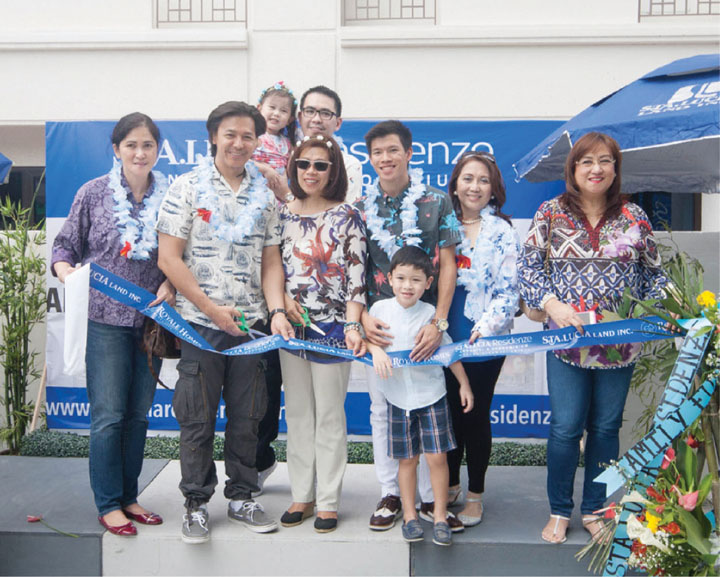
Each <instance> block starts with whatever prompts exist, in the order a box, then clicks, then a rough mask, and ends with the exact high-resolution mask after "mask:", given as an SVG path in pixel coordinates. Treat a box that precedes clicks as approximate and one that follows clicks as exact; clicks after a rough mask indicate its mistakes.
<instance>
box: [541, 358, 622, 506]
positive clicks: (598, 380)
mask: <svg viewBox="0 0 720 577" xmlns="http://www.w3.org/2000/svg"><path fill="white" fill-rule="evenodd" d="M633 368H634V365H631V366H628V367H622V368H616V369H583V368H580V367H575V366H573V365H569V364H567V363H564V362H562V361H560V360H558V359H557V357H556V356H555V355H554V354H553V353H552V352H549V353H548V354H547V380H548V390H549V391H550V406H551V409H552V418H551V420H550V437H549V438H548V446H547V468H548V478H547V493H548V499H549V500H550V511H551V513H552V514H553V515H563V516H565V517H569V516H570V514H571V513H572V510H573V498H572V496H573V483H574V480H575V470H576V469H577V465H578V459H579V457H580V439H581V438H582V435H583V431H584V430H586V429H587V439H586V443H585V481H584V484H583V498H582V505H581V506H580V511H581V512H582V514H583V515H590V514H592V513H593V512H594V511H597V510H598V509H601V508H602V506H603V503H604V502H605V484H604V483H595V482H594V481H593V479H594V478H595V477H597V476H598V475H599V474H600V473H601V472H602V471H603V470H604V465H606V464H609V463H610V461H611V460H612V459H617V457H618V450H619V448H620V440H619V432H620V427H621V426H622V416H623V410H624V409H625V399H626V398H627V393H628V388H629V387H630V378H631V377H632V372H633Z"/></svg>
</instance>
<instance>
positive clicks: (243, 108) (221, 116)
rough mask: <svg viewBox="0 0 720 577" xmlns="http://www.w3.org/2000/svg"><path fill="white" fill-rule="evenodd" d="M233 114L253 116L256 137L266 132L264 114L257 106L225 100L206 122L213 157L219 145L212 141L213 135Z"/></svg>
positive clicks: (246, 116)
mask: <svg viewBox="0 0 720 577" xmlns="http://www.w3.org/2000/svg"><path fill="white" fill-rule="evenodd" d="M231 116H240V117H245V118H251V119H252V121H253V122H254V123H255V138H258V137H259V136H260V135H261V134H265V129H266V128H267V124H266V122H265V118H263V115H262V114H260V111H259V110H258V109H257V108H256V107H255V106H250V105H249V104H248V103H247V102H239V101H237V100H230V101H228V102H224V103H222V104H221V105H220V106H218V107H217V108H215V110H213V111H212V112H211V113H210V116H208V119H207V122H206V123H205V126H206V127H207V131H208V139H209V140H210V152H211V153H212V155H213V158H214V157H215V155H216V154H217V145H215V144H213V143H212V139H213V136H215V135H216V134H217V131H218V128H219V127H220V124H221V123H222V121H223V120H225V119H226V118H229V117H231Z"/></svg>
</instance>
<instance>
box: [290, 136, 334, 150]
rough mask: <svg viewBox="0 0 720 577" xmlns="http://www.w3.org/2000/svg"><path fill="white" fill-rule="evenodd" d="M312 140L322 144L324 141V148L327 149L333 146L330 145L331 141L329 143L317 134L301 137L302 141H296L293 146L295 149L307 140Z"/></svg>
mask: <svg viewBox="0 0 720 577" xmlns="http://www.w3.org/2000/svg"><path fill="white" fill-rule="evenodd" d="M313 138H314V139H315V140H319V141H320V142H323V141H324V142H325V146H327V147H328V148H332V146H333V145H332V141H331V140H328V139H327V138H325V137H324V136H323V135H322V134H318V135H317V136H305V137H303V139H302V140H298V141H297V142H296V143H295V146H296V147H297V146H300V145H301V144H302V143H303V142H307V141H308V140H312V139H313Z"/></svg>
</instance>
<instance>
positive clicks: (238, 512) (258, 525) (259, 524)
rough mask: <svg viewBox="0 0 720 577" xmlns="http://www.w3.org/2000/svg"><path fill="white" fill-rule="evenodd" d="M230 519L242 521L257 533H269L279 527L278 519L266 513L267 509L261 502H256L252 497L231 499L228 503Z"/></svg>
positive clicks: (237, 521)
mask: <svg viewBox="0 0 720 577" xmlns="http://www.w3.org/2000/svg"><path fill="white" fill-rule="evenodd" d="M236 507H237V509H236ZM228 519H230V520H231V521H235V522H236V523H242V524H243V525H245V527H247V528H248V529H250V530H251V531H255V533H269V532H270V531H275V530H276V529H277V528H278V525H277V521H275V519H272V518H271V517H270V516H269V515H268V514H267V513H265V509H263V506H262V505H261V504H260V503H256V502H255V501H253V500H252V499H249V500H247V501H230V503H228Z"/></svg>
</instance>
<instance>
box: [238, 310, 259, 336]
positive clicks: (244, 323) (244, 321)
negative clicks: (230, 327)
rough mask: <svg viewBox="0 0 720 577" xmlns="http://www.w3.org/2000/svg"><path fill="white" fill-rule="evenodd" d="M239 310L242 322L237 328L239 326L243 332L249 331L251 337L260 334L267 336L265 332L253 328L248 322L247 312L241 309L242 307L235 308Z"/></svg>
mask: <svg viewBox="0 0 720 577" xmlns="http://www.w3.org/2000/svg"><path fill="white" fill-rule="evenodd" d="M235 310H237V312H239V313H240V322H239V323H238V325H237V328H239V329H240V330H241V331H242V332H244V333H248V334H249V335H250V338H251V339H255V338H257V337H258V336H261V337H266V336H267V335H266V334H265V333H263V332H260V331H256V330H255V329H251V328H250V327H249V326H248V324H247V318H245V312H244V311H241V310H240V309H235Z"/></svg>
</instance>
